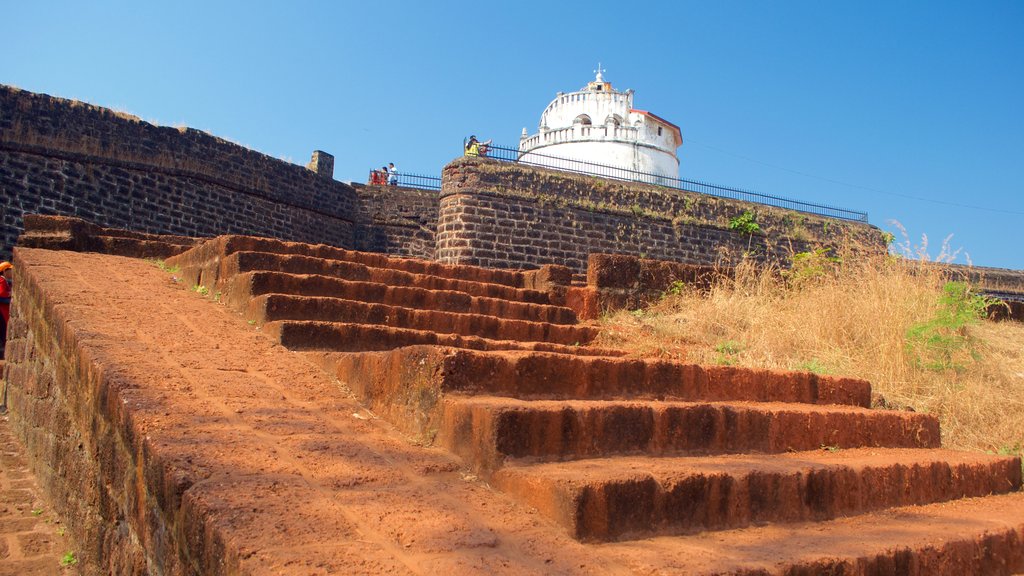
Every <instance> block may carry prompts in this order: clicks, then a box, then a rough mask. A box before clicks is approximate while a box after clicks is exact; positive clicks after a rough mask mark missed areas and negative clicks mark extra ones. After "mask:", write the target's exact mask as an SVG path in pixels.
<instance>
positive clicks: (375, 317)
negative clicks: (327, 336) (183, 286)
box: [246, 294, 598, 345]
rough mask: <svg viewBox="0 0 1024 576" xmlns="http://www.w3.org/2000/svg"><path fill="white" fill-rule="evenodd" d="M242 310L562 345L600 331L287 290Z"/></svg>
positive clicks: (261, 317) (259, 317)
mask: <svg viewBox="0 0 1024 576" xmlns="http://www.w3.org/2000/svg"><path fill="white" fill-rule="evenodd" d="M246 316H247V317H248V318H250V319H252V320H256V321H257V322H260V323H263V322H268V321H275V320H313V321H320V322H341V323H349V324H376V325H381V326H389V327H392V328H408V329H412V330H424V331H428V332H438V333H440V334H458V335H460V336H479V337H481V338H487V339H491V340H516V341H521V342H550V343H552V344H565V345H573V344H576V345H580V344H589V343H590V341H592V340H593V339H594V338H595V337H596V336H597V332H598V330H597V329H596V328H592V327H588V326H572V325H564V324H549V323H546V322H530V321H527V320H504V319H502V318H497V317H495V316H484V315H481V314H464V313H458V312H441V311H438V310H418V309H415V308H405V307H401V306H388V305H386V304H373V303H366V302H357V301H355V300H342V299H340V298H324V297H317V296H291V295H286V294H264V295H262V296H256V297H254V298H253V299H252V300H250V301H249V305H248V306H247V307H246Z"/></svg>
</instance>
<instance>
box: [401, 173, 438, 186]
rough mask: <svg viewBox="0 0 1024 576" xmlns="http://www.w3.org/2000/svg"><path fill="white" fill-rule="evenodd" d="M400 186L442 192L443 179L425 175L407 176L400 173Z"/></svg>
mask: <svg viewBox="0 0 1024 576" xmlns="http://www.w3.org/2000/svg"><path fill="white" fill-rule="evenodd" d="M397 176H398V185H399V186H404V187H406V188H419V189H420V190H440V189H441V178H440V177H438V176H427V175H425V174H405V173H403V172H399V173H398V174H397Z"/></svg>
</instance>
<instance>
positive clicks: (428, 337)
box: [263, 320, 616, 355]
mask: <svg viewBox="0 0 1024 576" xmlns="http://www.w3.org/2000/svg"><path fill="white" fill-rule="evenodd" d="M263 331H264V332H265V333H266V334H267V335H268V336H270V337H271V338H273V339H275V340H277V341H279V342H280V343H281V345H282V346H284V347H285V348H288V349H289V350H296V351H321V352H363V351H367V350H391V349H392V348H399V347H402V346H417V345H437V346H451V347H455V348H472V349H475V350H536V351H542V352H559V353H562V354H591V355H608V354H615V353H616V351H614V350H605V349H600V348H588V347H586V346H566V345H564V344H552V343H548V342H519V341H515V340H491V339H488V338H480V337H478V336H460V335H458V334H439V333H437V332H430V331H426V330H412V329H408V328H391V327H387V326H380V325H375V324H348V323H343V322H315V321H305V320H278V321H274V322H267V323H266V324H264V325H263Z"/></svg>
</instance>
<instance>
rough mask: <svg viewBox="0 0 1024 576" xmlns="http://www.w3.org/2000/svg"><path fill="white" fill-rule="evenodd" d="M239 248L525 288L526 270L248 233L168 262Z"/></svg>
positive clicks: (191, 262) (187, 263)
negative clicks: (326, 258)
mask: <svg viewBox="0 0 1024 576" xmlns="http://www.w3.org/2000/svg"><path fill="white" fill-rule="evenodd" d="M239 251H258V252H270V253H279V254H300V255H304V256H311V257H321V258H323V257H328V258H332V259H336V260H347V261H355V262H358V263H360V264H368V263H370V262H374V263H377V262H387V263H388V264H387V265H383V266H381V265H378V266H377V267H381V268H392V269H396V270H403V271H405V272H412V273H418V274H422V273H425V271H429V273H430V274H432V275H435V276H442V277H447V278H454V279H461V280H475V281H481V278H487V279H489V282H490V283H493V284H504V285H506V286H510V287H513V288H522V287H523V273H522V272H521V271H518V270H514V271H510V270H499V269H492V268H481V267H479V266H469V265H455V264H439V263H436V262H432V261H428V260H421V259H416V258H401V257H393V256H388V255H385V254H377V253H374V252H359V251H357V250H346V249H344V248H337V247H334V246H327V245H325V244H304V243H301V242H287V241H284V240H277V239H273V238H260V237H256V236H244V235H223V236H218V237H216V238H212V239H210V240H208V241H206V242H204V243H203V244H201V245H200V246H198V247H196V248H193V249H192V250H190V251H189V252H185V253H183V254H181V255H180V256H179V257H177V258H175V259H174V261H173V262H168V264H169V265H171V266H174V265H178V266H180V267H181V268H182V269H185V268H187V267H194V266H203V265H205V264H206V263H208V262H213V261H217V260H219V259H220V258H224V257H226V256H227V255H228V254H231V253H233V252H239Z"/></svg>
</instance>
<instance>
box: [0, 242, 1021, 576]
mask: <svg viewBox="0 0 1024 576" xmlns="http://www.w3.org/2000/svg"><path fill="white" fill-rule="evenodd" d="M20 254H21V257H22V258H23V259H24V261H25V262H27V263H29V265H30V266H31V268H32V269H33V270H34V271H35V272H36V273H37V274H38V276H37V278H38V280H39V283H40V285H41V286H42V287H43V289H44V290H45V291H46V292H47V294H48V296H49V297H50V298H51V299H52V301H53V302H55V303H56V304H57V306H58V307H60V308H61V309H62V310H63V311H65V312H66V313H67V317H68V318H69V322H70V323H71V324H72V325H73V327H74V329H76V330H79V331H81V332H82V334H84V335H85V336H83V337H82V339H81V341H82V343H83V344H82V345H83V348H85V349H87V350H88V351H89V357H91V358H93V359H95V360H96V362H97V363H101V364H102V365H103V366H104V370H105V371H106V372H107V373H109V374H116V376H117V378H118V379H119V380H120V381H122V382H126V383H130V384H131V386H124V387H121V388H120V394H121V401H122V402H123V403H124V404H125V405H126V406H127V407H128V408H129V410H131V411H132V417H133V420H134V423H135V425H136V427H137V428H138V429H139V430H141V431H142V433H143V434H145V435H146V437H148V440H149V443H150V445H151V446H152V449H153V456H154V458H155V459H157V460H159V461H161V462H165V463H168V464H167V466H168V467H169V468H170V470H167V471H166V476H165V477H167V478H170V477H172V474H173V475H174V477H175V478H178V479H180V480H183V483H184V484H185V485H189V486H190V487H189V488H188V489H187V490H186V491H185V492H184V494H183V496H182V505H183V506H187V507H188V508H189V509H190V510H192V511H194V513H195V514H197V515H198V516H200V517H201V518H202V519H203V522H204V523H205V525H206V529H207V530H212V531H215V532H218V533H219V534H220V535H221V536H222V538H223V541H224V542H225V544H226V551H225V552H226V554H225V556H226V557H227V558H228V559H229V560H230V561H236V562H237V567H238V571H239V572H240V573H245V574H276V575H299V574H302V575H307V574H445V575H447V576H454V575H459V574H717V573H726V572H728V573H750V574H754V573H776V572H781V571H783V570H785V568H786V566H788V565H790V564H791V563H793V562H800V561H803V560H806V559H807V558H820V557H822V556H826V557H832V558H835V559H837V560H836V564H837V565H838V564H839V563H840V562H843V561H847V562H854V563H857V562H861V561H863V562H867V563H868V565H869V566H870V565H871V564H870V563H871V562H875V561H876V560H875V559H876V557H877V556H878V555H879V554H881V553H883V552H885V551H886V550H888V549H890V547H891V546H892V544H893V541H894V538H895V536H894V535H897V534H898V541H899V542H900V543H902V544H908V545H914V546H932V547H933V548H935V549H940V550H941V549H943V546H946V543H947V542H949V541H950V540H953V539H955V538H956V537H957V536H959V535H967V538H968V542H971V537H972V535H976V534H980V533H982V532H985V531H989V532H991V533H1006V532H1007V531H1009V532H1013V531H1015V530H1016V531H1018V532H1019V533H1018V535H1017V538H1019V539H1024V533H1020V532H1021V531H1022V530H1024V525H1022V522H1021V519H1020V518H1019V516H1018V514H1019V510H1021V509H1022V508H1021V502H1022V501H1024V499H1022V495H1021V494H1012V495H1009V496H999V497H991V498H986V499H984V502H980V503H979V502H976V501H974V500H963V501H957V502H951V503H944V504H937V505H931V506H927V507H921V508H901V509H895V510H888V511H884V512H878V513H874V514H869V515H866V516H860V517H856V518H848V519H841V520H838V521H834V522H826V523H818V524H812V525H808V524H787V525H780V526H775V527H758V528H750V529H740V530H730V531H726V532H713V533H707V534H700V535H696V536H689V537H664V538H654V539H650V540H641V541H634V542H623V543H612V544H600V545H592V544H584V543H580V542H578V541H576V540H574V539H572V538H570V537H569V536H568V535H567V534H566V533H565V531H564V529H562V528H561V527H559V526H558V525H556V524H555V523H554V522H553V521H550V520H548V519H546V518H545V517H543V516H541V515H540V514H539V513H538V512H537V511H535V510H533V509H531V508H529V507H527V506H525V505H522V504H519V503H517V502H516V501H514V500H513V499H512V498H511V497H509V496H507V495H505V494H502V493H500V492H497V491H495V490H493V489H491V488H490V487H489V486H487V485H485V484H484V483H482V482H480V481H479V480H477V479H476V478H475V477H474V476H472V475H469V474H468V473H466V472H465V471H464V470H463V469H462V467H461V463H460V462H459V461H458V460H457V459H456V458H455V457H454V456H452V455H451V454H449V453H448V452H445V451H443V450H441V449H437V448H426V447H422V446H418V445H415V444H414V443H413V442H412V441H410V440H409V439H407V438H405V437H403V436H402V435H401V434H399V433H397V432H396V431H395V429H394V428H393V427H391V426H390V425H388V424H386V423H385V422H383V421H381V420H378V419H375V418H374V417H373V416H372V415H371V414H369V413H368V412H367V411H366V410H364V409H363V408H361V406H360V405H359V404H358V403H357V402H356V401H355V400H354V399H353V398H351V397H350V396H349V395H348V394H347V392H346V390H345V389H344V387H343V386H342V385H340V384H339V383H338V382H336V381H333V380H332V379H331V378H330V377H329V376H328V375H327V374H326V373H324V372H323V371H322V370H320V369H319V368H316V367H315V366H313V365H312V364H311V363H309V362H308V361H307V359H305V358H304V357H303V356H302V355H301V354H298V353H294V352H290V351H288V350H286V349H284V348H283V347H281V346H280V345H277V344H274V343H272V342H271V341H270V340H269V339H267V338H265V337H264V336H263V335H262V334H261V333H260V331H258V330H257V329H256V328H255V327H253V326H250V325H248V324H247V323H246V322H245V321H244V320H243V319H242V318H241V317H240V316H238V315H236V314H233V313H230V312H228V311H227V310H226V309H225V308H224V307H223V306H221V305H219V304H217V303H215V302H213V301H212V300H211V299H209V298H205V297H203V296H201V295H200V294H198V293H196V292H193V291H191V290H189V289H188V288H187V287H185V286H183V285H181V284H180V283H175V282H174V281H172V279H171V275H170V274H168V273H165V272H162V271H160V270H159V269H157V268H156V267H155V266H153V265H151V264H148V263H146V262H144V261H140V260H133V259H128V258H122V257H116V256H104V255H98V254H81V253H71V252H52V251H43V250H22V251H21V252H20ZM911 517H912V518H913V522H912V523H908V522H906V520H907V519H908V518H911ZM32 529H33V530H34V528H32ZM967 548H969V546H968V547H967ZM972 553H973V551H972V549H965V550H963V551H962V554H967V555H970V554H972ZM865 559H866V560H865ZM883 561H884V560H883ZM939 562H941V561H939ZM922 566H924V568H925V569H928V566H929V565H928V564H923V565H922ZM937 566H938V565H937V564H936V565H933V566H932V567H933V568H935V567H937ZM826 569H827V568H826ZM759 570H764V571H765V572H758V571H759ZM0 571H2V570H0ZM830 573H831V572H830ZM835 573H838V572H835ZM843 573H861V572H843ZM894 573H898V572H894ZM921 573H927V572H921Z"/></svg>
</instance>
